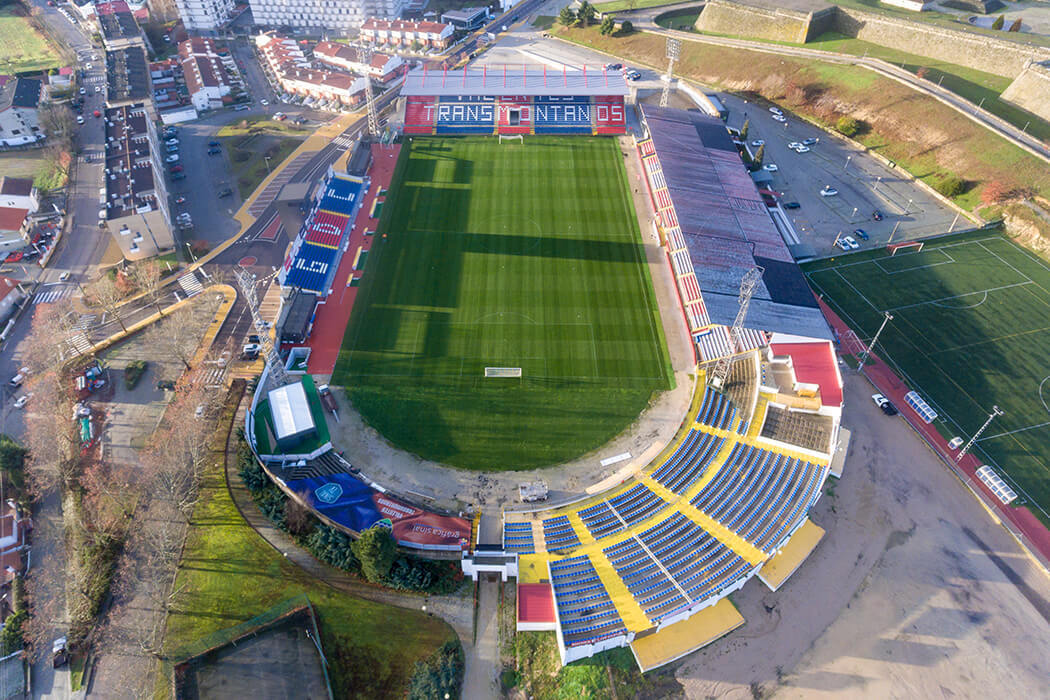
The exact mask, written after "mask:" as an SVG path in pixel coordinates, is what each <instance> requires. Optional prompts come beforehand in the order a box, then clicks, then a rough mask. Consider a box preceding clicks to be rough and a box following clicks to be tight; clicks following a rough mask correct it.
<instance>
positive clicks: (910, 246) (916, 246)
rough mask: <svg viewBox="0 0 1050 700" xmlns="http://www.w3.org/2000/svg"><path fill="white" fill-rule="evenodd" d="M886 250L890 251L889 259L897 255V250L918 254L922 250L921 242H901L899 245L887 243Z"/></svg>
mask: <svg viewBox="0 0 1050 700" xmlns="http://www.w3.org/2000/svg"><path fill="white" fill-rule="evenodd" d="M886 250H888V251H890V257H891V258H892V257H893V256H894V255H896V254H897V251H898V250H904V251H910V252H912V253H918V252H920V251H921V250H922V241H901V242H900V243H887V244H886Z"/></svg>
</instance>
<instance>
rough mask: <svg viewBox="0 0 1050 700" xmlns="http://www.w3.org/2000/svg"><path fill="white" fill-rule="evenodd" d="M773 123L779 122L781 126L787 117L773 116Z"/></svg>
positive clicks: (781, 115)
mask: <svg viewBox="0 0 1050 700" xmlns="http://www.w3.org/2000/svg"><path fill="white" fill-rule="evenodd" d="M773 121H775V122H780V123H781V124H783V123H785V122H786V121H787V117H785V116H784V115H783V114H774V115H773Z"/></svg>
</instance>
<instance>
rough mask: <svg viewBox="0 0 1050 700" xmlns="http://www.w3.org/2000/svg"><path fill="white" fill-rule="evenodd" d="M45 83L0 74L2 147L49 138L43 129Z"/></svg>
mask: <svg viewBox="0 0 1050 700" xmlns="http://www.w3.org/2000/svg"><path fill="white" fill-rule="evenodd" d="M42 90H43V83H42V82H41V81H39V80H36V79H34V78H12V77H10V76H6V75H3V76H0V146H23V145H25V144H27V143H34V142H35V141H39V140H41V139H43V138H45V134H44V132H43V131H41V130H40V117H39V115H38V114H37V109H38V108H39V107H40V96H41V91H42Z"/></svg>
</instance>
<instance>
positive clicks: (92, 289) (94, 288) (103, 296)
mask: <svg viewBox="0 0 1050 700" xmlns="http://www.w3.org/2000/svg"><path fill="white" fill-rule="evenodd" d="M85 292H86V293H87V299H88V301H89V302H90V303H92V304H94V305H95V306H98V307H101V308H102V309H103V310H104V311H105V312H106V313H108V314H109V315H110V316H112V317H113V318H115V319H116V320H117V323H119V324H120V328H121V330H123V331H125V332H127V330H128V329H127V327H126V326H125V325H124V319H123V318H122V317H121V312H122V309H121V302H123V301H124V298H125V297H126V296H127V293H126V290H125V289H123V288H122V287H121V285H119V284H117V281H116V279H114V278H113V277H110V276H109V275H108V274H103V275H102V276H101V277H99V278H98V279H96V280H95V281H94V282H92V283H91V284H90V285H88V287H87V289H86V290H85Z"/></svg>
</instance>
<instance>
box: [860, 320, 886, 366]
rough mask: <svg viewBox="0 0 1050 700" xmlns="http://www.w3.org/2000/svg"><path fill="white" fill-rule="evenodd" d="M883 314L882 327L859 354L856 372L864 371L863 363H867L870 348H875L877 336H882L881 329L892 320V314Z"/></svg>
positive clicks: (877, 340)
mask: <svg viewBox="0 0 1050 700" xmlns="http://www.w3.org/2000/svg"><path fill="white" fill-rule="evenodd" d="M882 313H883V314H885V315H884V316H883V317H882V325H881V326H879V330H877V331H875V337H874V338H872V339H871V343H870V344H869V345H867V346H866V347H865V348H864V352H863V353H861V356H860V358H859V359H858V360H857V371H858V372H863V371H864V363H865V362H867V361H868V355H870V354H871V351H872V348H874V347H875V343H877V342H879V336H880V335H882V329H883V328H885V327H886V324H887V323H889V322H890V321H892V320H893V314H891V313H890V312H889V311H883V312H882Z"/></svg>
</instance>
